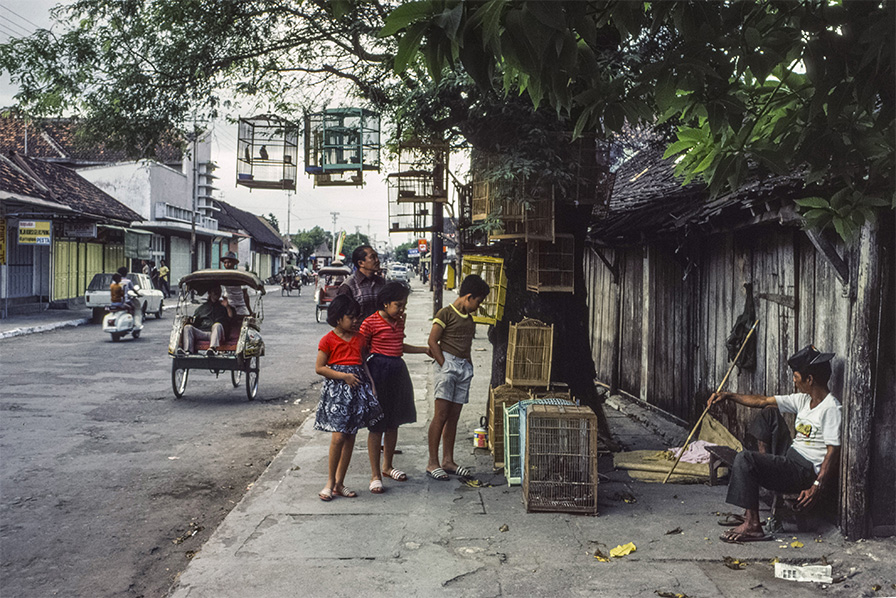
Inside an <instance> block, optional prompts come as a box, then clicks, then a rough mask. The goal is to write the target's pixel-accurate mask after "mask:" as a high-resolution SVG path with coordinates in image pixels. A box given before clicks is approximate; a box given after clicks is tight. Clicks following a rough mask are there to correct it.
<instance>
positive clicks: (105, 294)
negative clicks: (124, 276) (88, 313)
mask: <svg viewBox="0 0 896 598" xmlns="http://www.w3.org/2000/svg"><path fill="white" fill-rule="evenodd" d="M128 278H130V279H131V282H132V283H134V286H135V287H136V288H137V292H138V294H139V295H140V303H141V308H142V309H143V317H144V318H145V317H146V314H154V315H155V316H156V318H161V317H162V310H163V309H164V306H163V305H162V298H163V297H164V293H162V291H160V290H158V289H155V288H153V286H152V282H151V281H150V280H149V276H147V275H146V274H138V273H136V272H131V273H130V274H128ZM110 284H112V273H111V272H110V273H108V274H107V273H102V274H95V275H94V277H93V280H91V281H90V284H89V285H87V292H86V293H85V294H84V301H85V303H86V304H87V307H89V308H91V309H93V315H94V319H97V320H98V319H100V317H101V316H102V313H103V312H104V311H105V310H106V308H107V307H109V305H110V304H111V303H112V297H111V291H110V290H109V285H110Z"/></svg>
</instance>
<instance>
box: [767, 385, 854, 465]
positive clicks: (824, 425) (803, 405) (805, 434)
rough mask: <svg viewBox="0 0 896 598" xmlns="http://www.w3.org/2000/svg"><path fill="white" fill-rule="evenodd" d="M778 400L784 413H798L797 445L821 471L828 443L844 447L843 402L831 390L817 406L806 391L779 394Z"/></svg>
mask: <svg viewBox="0 0 896 598" xmlns="http://www.w3.org/2000/svg"><path fill="white" fill-rule="evenodd" d="M775 401H776V402H777V403H778V409H779V410H780V411H781V413H796V422H794V428H795V429H796V435H795V436H794V438H793V448H794V449H796V451H797V452H798V453H799V454H801V455H802V456H803V457H805V458H806V459H808V460H809V461H811V462H812V464H813V465H814V466H815V473H818V470H819V469H821V462H822V461H824V457H825V455H826V454H827V452H828V446H829V445H830V446H840V422H841V421H842V419H843V416H842V414H841V410H842V408H841V407H840V401H838V400H837V398H836V397H835V396H834V395H832V394H830V393H828V396H826V397H825V398H824V400H823V401H822V402H821V403H819V404H818V405H816V406H815V409H810V408H809V404H810V403H811V402H812V397H810V396H809V395H808V394H806V393H796V394H792V395H775Z"/></svg>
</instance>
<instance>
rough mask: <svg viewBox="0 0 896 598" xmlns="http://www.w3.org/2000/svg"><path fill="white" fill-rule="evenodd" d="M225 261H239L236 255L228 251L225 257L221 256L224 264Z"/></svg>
mask: <svg viewBox="0 0 896 598" xmlns="http://www.w3.org/2000/svg"><path fill="white" fill-rule="evenodd" d="M224 260H233V261H235V262H236V261H239V260H238V259H237V257H236V254H235V253H234V252H232V251H228V252H227V253H225V254H224V255H222V256H221V261H222V262H223V261H224Z"/></svg>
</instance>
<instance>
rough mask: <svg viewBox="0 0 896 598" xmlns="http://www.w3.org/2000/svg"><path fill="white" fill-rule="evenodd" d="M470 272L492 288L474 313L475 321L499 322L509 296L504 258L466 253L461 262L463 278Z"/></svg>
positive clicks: (478, 322) (479, 322) (482, 322)
mask: <svg viewBox="0 0 896 598" xmlns="http://www.w3.org/2000/svg"><path fill="white" fill-rule="evenodd" d="M470 274H476V275H478V276H480V277H482V279H483V280H484V281H485V282H486V283H488V286H489V287H490V289H491V290H490V291H489V294H488V297H486V298H485V299H484V300H483V302H482V304H481V305H480V306H479V309H478V310H476V312H475V313H474V314H473V321H475V322H476V323H477V324H497V323H498V321H500V320H501V319H502V318H503V317H504V301H505V298H506V296H507V276H506V275H505V274H504V259H503V258H499V257H491V256H487V255H464V256H463V261H462V262H461V275H462V279H463V278H466V277H467V276H469V275H470ZM461 284H463V282H461Z"/></svg>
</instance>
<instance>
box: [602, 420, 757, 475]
mask: <svg viewBox="0 0 896 598" xmlns="http://www.w3.org/2000/svg"><path fill="white" fill-rule="evenodd" d="M697 439H698V440H705V441H706V442H710V443H712V444H720V445H723V446H730V447H731V448H733V449H734V450H736V451H741V450H743V445H741V443H740V441H738V440H737V438H735V437H734V436H733V435H732V434H731V432H729V431H728V430H727V428H725V426H723V425H722V424H721V423H720V422H719V420H717V419H715V418H714V417H712V416H711V415H708V414H707V416H706V417H704V418H703V423H702V424H700V433H699V434H698V435H697ZM674 461H675V457H674V456H673V454H672V452H671V451H627V452H624V453H616V454H614V455H613V465H614V466H615V467H616V469H624V470H626V471H627V472H628V474H629V476H631V477H632V478H633V479H636V480H639V481H642V482H660V483H661V482H662V481H663V480H664V479H665V478H666V474H668V473H669V469H671V467H672V463H673V462H674ZM726 473H727V469H726V468H724V467H720V468H719V476H723V475H725V474H726ZM707 480H709V464H708V463H679V464H678V465H677V466H676V467H675V473H673V474H672V477H671V478H669V482H672V483H675V484H702V483H703V482H705V481H707Z"/></svg>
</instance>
